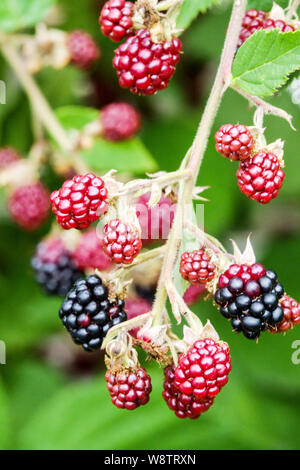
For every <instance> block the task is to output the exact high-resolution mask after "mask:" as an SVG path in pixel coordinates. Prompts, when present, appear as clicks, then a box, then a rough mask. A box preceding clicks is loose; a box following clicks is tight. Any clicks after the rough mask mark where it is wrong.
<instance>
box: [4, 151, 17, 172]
mask: <svg viewBox="0 0 300 470" xmlns="http://www.w3.org/2000/svg"><path fill="white" fill-rule="evenodd" d="M18 160H20V155H19V153H18V152H17V150H15V149H14V148H11V147H2V148H0V171H1V170H3V169H4V168H6V167H7V166H9V165H10V164H11V163H15V162H16V161H18Z"/></svg>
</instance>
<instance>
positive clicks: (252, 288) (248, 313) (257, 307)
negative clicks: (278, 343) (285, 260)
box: [214, 263, 284, 339]
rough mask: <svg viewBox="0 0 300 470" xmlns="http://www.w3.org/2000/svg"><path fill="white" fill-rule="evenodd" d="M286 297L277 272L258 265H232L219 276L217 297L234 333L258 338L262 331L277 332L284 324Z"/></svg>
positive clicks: (221, 310) (221, 311)
mask: <svg viewBox="0 0 300 470" xmlns="http://www.w3.org/2000/svg"><path fill="white" fill-rule="evenodd" d="M283 295H284V288H283V287H282V285H281V284H280V283H279V282H278V278H277V275H276V273H275V272H274V271H271V270H266V269H265V268H264V267H263V266H262V265H261V264H258V263H255V264H253V265H252V266H248V265H236V264H234V265H231V266H230V267H229V268H228V269H227V271H226V272H225V273H223V274H222V275H221V276H220V278H219V289H217V291H216V292H215V296H214V298H215V302H216V303H217V305H218V306H219V310H220V313H221V315H222V316H223V317H225V318H227V319H230V320H231V326H232V328H233V330H234V331H236V332H238V333H239V332H243V334H244V336H245V337H246V338H248V339H257V338H258V337H259V336H260V334H261V332H262V331H265V330H266V329H270V328H273V329H274V328H275V327H276V326H277V325H278V324H280V323H281V322H282V319H283V308H282V306H281V305H280V299H281V298H282V297H283Z"/></svg>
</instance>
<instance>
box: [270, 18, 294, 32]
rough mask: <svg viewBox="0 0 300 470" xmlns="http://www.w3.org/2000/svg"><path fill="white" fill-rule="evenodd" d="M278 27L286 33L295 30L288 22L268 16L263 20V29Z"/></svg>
mask: <svg viewBox="0 0 300 470" xmlns="http://www.w3.org/2000/svg"><path fill="white" fill-rule="evenodd" d="M276 28H278V29H280V31H281V32H282V33H288V32H289V31H295V28H294V27H293V26H291V25H290V24H287V23H286V22H285V21H283V20H272V19H271V18H268V19H266V20H265V21H264V24H263V29H276Z"/></svg>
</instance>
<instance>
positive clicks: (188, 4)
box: [177, 0, 219, 29]
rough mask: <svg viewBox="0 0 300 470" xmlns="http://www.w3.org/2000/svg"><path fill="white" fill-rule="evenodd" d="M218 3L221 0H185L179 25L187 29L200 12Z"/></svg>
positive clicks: (180, 27) (178, 21)
mask: <svg viewBox="0 0 300 470" xmlns="http://www.w3.org/2000/svg"><path fill="white" fill-rule="evenodd" d="M217 3H219V0H184V2H183V4H182V7H181V10H180V13H179V16H178V18H177V27H178V28H179V29H187V28H188V27H189V26H190V24H191V23H192V21H194V20H195V19H196V18H197V16H198V14H199V13H205V12H206V10H208V9H209V8H210V7H212V6H213V5H216V4H217Z"/></svg>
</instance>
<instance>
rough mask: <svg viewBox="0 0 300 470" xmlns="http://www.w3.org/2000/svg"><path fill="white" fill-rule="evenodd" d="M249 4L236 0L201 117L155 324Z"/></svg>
mask: <svg viewBox="0 0 300 470" xmlns="http://www.w3.org/2000/svg"><path fill="white" fill-rule="evenodd" d="M246 6H247V0H235V2H234V6H233V10H232V15H231V19H230V23H229V26H228V30H227V35H226V40H225V45H224V49H223V52H222V56H221V61H220V65H219V68H218V72H217V75H216V79H215V82H214V85H213V88H212V91H211V94H210V96H209V99H208V102H207V104H206V107H205V110H204V113H203V115H202V119H201V121H200V124H199V127H198V131H197V134H196V137H195V139H194V142H193V145H192V149H191V153H190V157H189V160H188V162H187V168H188V169H190V170H191V171H192V175H193V176H192V178H191V179H190V180H188V181H187V182H183V183H182V188H181V192H180V199H179V201H178V204H179V205H180V206H181V207H180V209H181V210H178V209H177V212H176V215H175V219H174V222H173V227H172V230H171V232H170V236H169V239H168V242H167V255H166V257H165V259H164V263H163V267H162V272H161V276H160V280H159V285H158V291H157V296H156V299H155V302H154V307H153V312H154V315H155V322H156V323H157V322H158V315H159V312H161V313H162V312H163V308H162V305H161V304H162V299H164V297H166V293H167V289H168V285H169V284H170V279H171V280H172V273H173V269H174V266H175V264H176V260H177V256H178V251H179V248H180V244H181V238H182V231H183V226H184V220H183V214H184V212H185V208H186V206H187V205H190V204H191V203H192V196H193V189H194V186H195V184H196V181H197V177H198V173H199V170H200V167H201V163H202V161H203V157H204V153H205V150H206V147H207V142H208V138H209V135H210V131H211V127H212V125H213V122H214V119H215V116H216V113H217V111H218V108H219V105H220V102H221V99H222V96H223V93H224V92H225V90H226V89H227V88H228V86H229V84H230V80H231V68H232V62H233V59H234V54H235V51H236V48H237V43H238V39H239V34H240V29H241V25H242V20H243V17H244V14H245V11H246ZM171 282H172V281H171ZM174 307H175V306H174ZM174 307H173V308H174Z"/></svg>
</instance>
